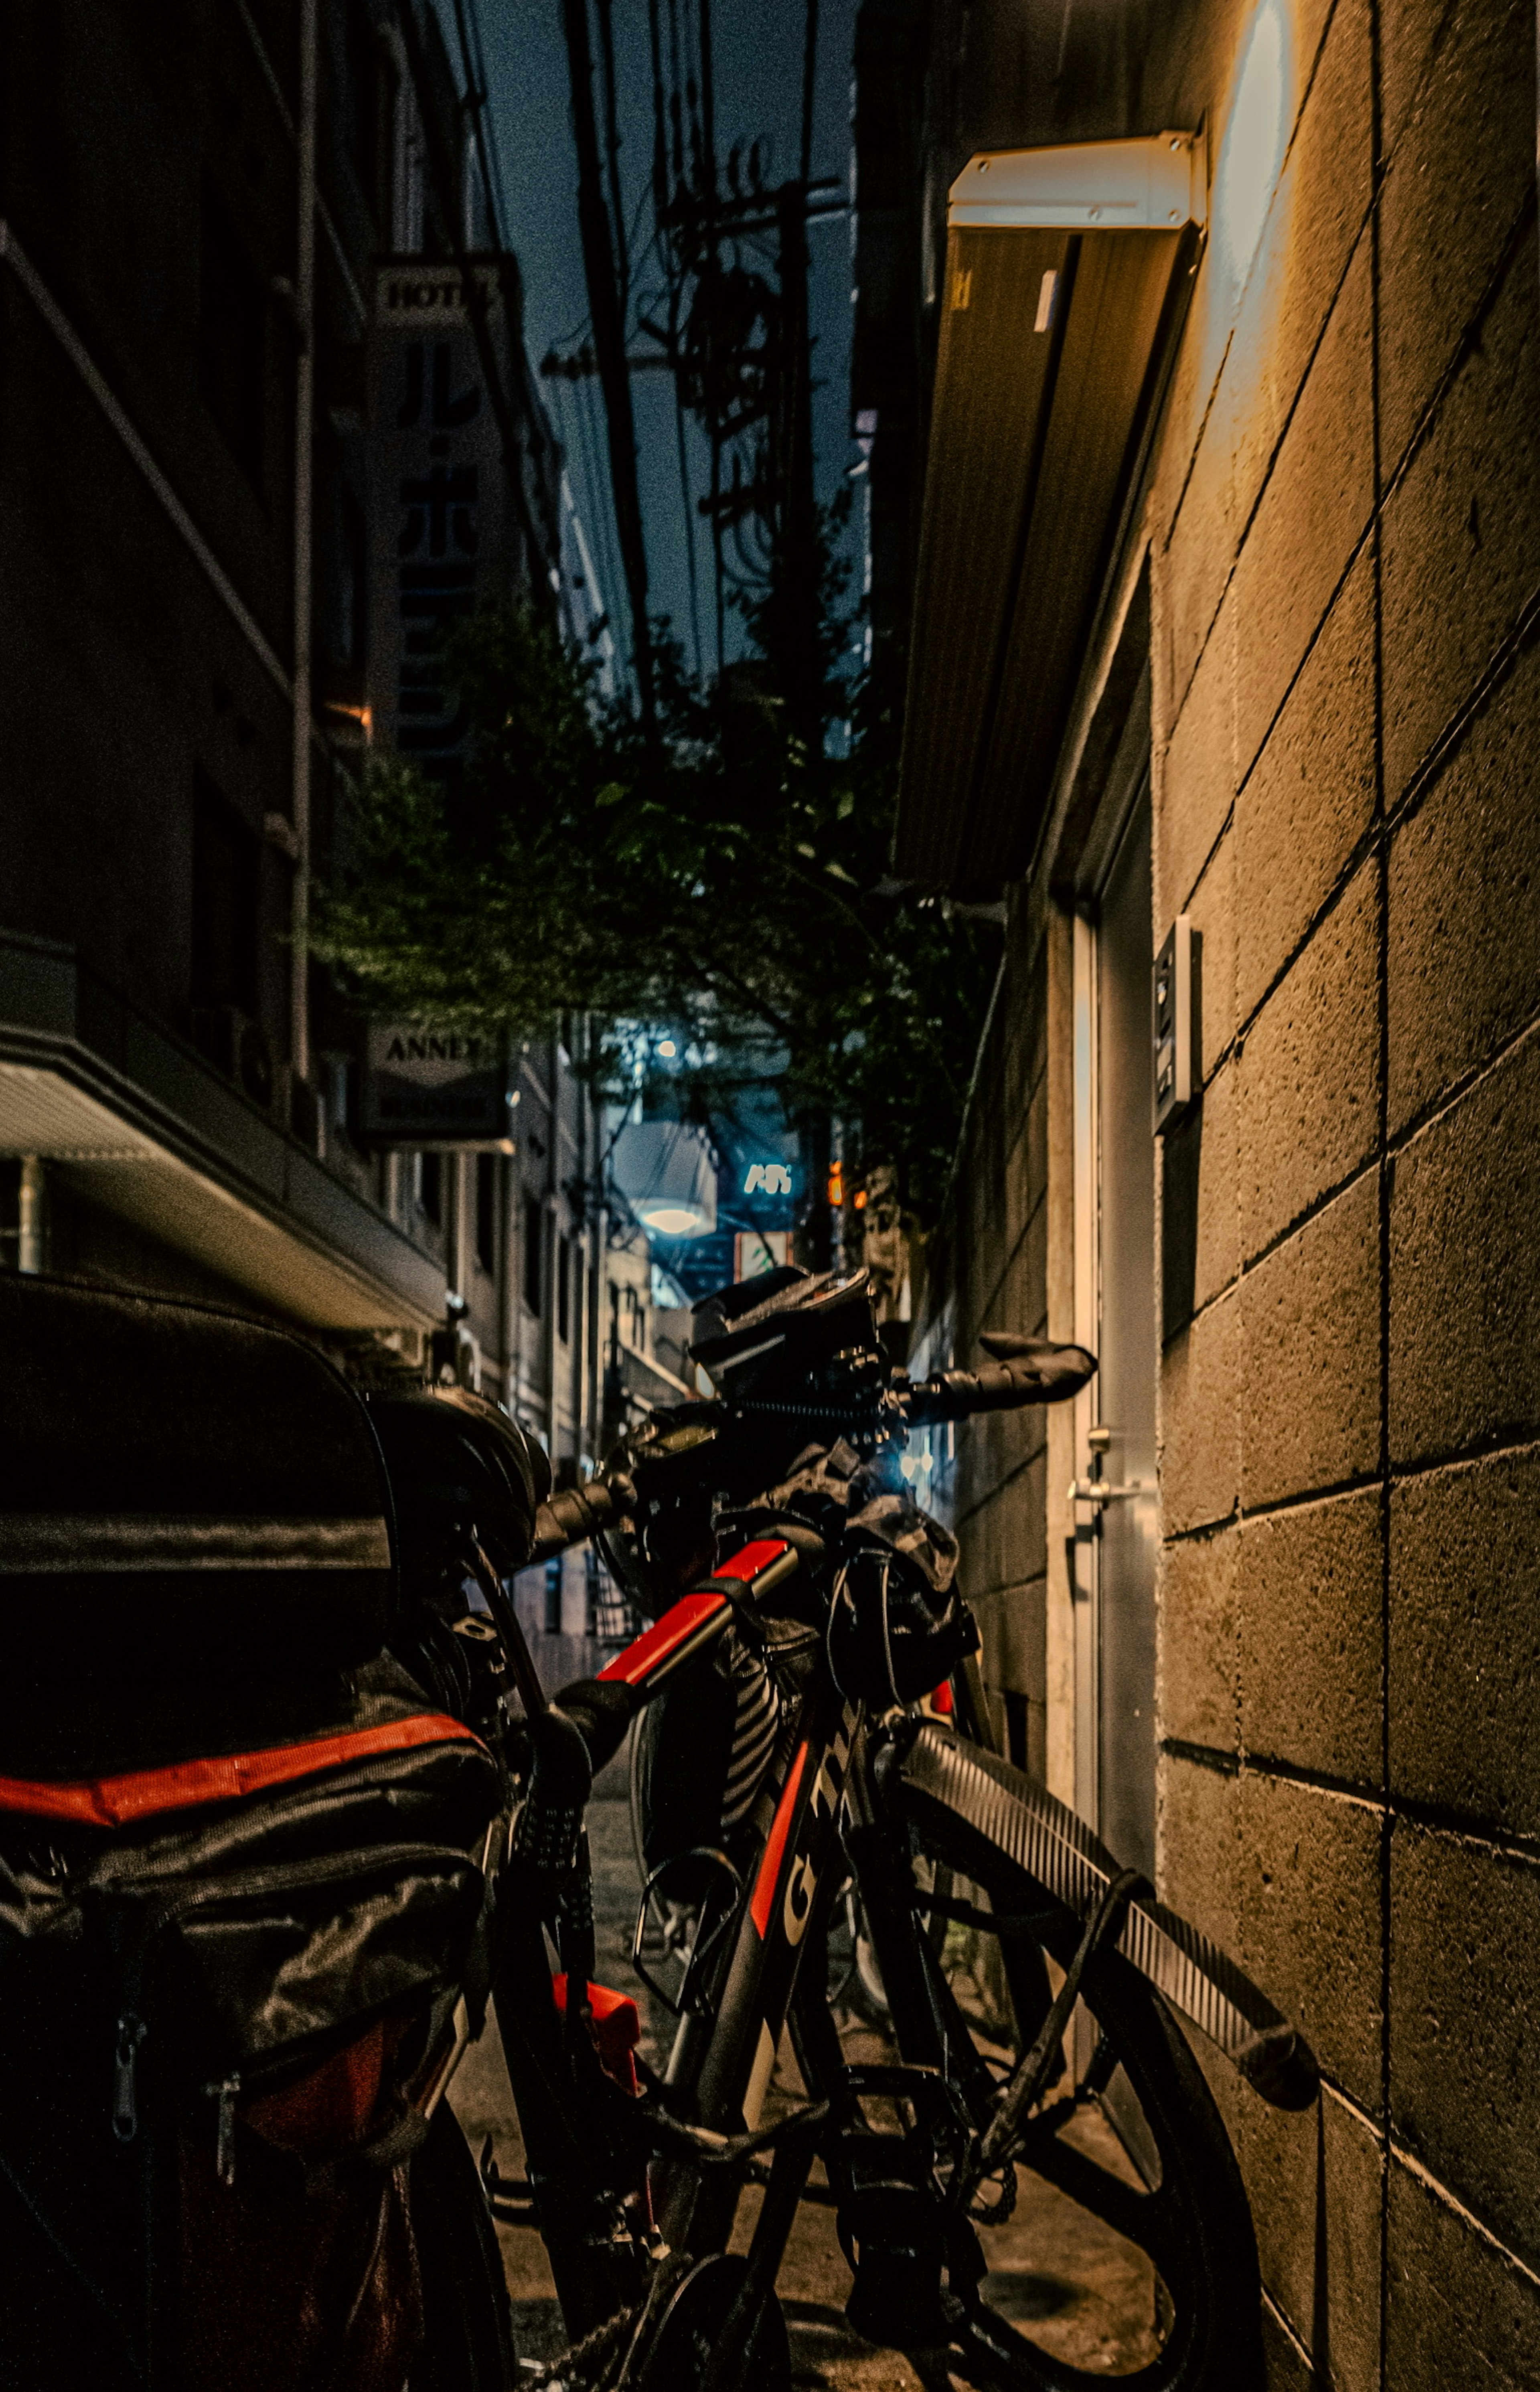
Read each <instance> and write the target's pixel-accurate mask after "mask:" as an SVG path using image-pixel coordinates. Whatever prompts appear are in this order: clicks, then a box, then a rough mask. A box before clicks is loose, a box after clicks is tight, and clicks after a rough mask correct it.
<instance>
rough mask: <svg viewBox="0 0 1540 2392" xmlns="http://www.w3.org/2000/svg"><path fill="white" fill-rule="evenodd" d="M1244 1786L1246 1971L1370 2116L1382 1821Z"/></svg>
mask: <svg viewBox="0 0 1540 2392" xmlns="http://www.w3.org/2000/svg"><path fill="white" fill-rule="evenodd" d="M1239 1783H1240V1789H1241V1803H1240V1814H1241V1842H1242V1854H1241V1944H1242V1957H1243V1959H1244V1962H1245V1965H1246V1969H1248V1970H1249V1971H1250V1973H1251V1974H1252V1975H1253V1976H1254V1977H1255V1978H1256V1980H1257V1982H1258V1983H1259V1985H1261V1986H1262V1987H1263V1989H1264V1990H1265V1991H1266V1992H1267V1993H1268V1994H1269V1995H1271V1996H1272V2000H1273V2001H1275V2002H1276V2003H1277V2004H1278V2006H1279V2008H1281V2009H1284V2010H1286V2012H1287V2013H1288V2015H1289V2016H1290V2017H1291V2018H1294V2019H1296V2020H1298V2021H1299V2025H1300V2026H1301V2027H1302V2028H1303V2030H1304V2033H1305V2034H1306V2036H1307V2037H1308V2039H1309V2041H1310V2044H1311V2048H1312V2050H1313V2051H1314V2053H1315V2056H1316V2058H1317V2059H1318V2060H1319V2061H1320V2063H1321V2066H1322V2068H1323V2069H1324V2070H1325V2073H1326V2074H1327V2075H1328V2076H1330V2077H1331V2079H1332V2081H1333V2083H1334V2084H1337V2085H1339V2086H1341V2087H1342V2088H1343V2090H1344V2091H1345V2092H1347V2093H1348V2094H1349V2095H1350V2096H1351V2099H1352V2100H1355V2101H1356V2102H1358V2104H1359V2105H1360V2107H1361V2108H1363V2109H1364V2110H1367V2111H1369V2112H1371V2113H1375V2114H1377V2113H1379V2112H1380V2111H1381V2110H1382V2107H1383V2091H1382V2087H1381V2081H1380V2079H1381V2055H1380V2045H1381V2021H1382V2010H1381V1995H1380V1967H1381V1956H1382V1952H1383V1937H1384V1931H1385V1915H1384V1899H1383V1887H1382V1866H1381V1845H1382V1841H1383V1837H1384V1820H1383V1814H1382V1813H1380V1812H1378V1811H1377V1810H1375V1809H1373V1808H1371V1807H1370V1806H1369V1805H1368V1804H1366V1803H1364V1802H1358V1801H1351V1800H1347V1799H1345V1798H1344V1797H1342V1796H1340V1795H1334V1794H1327V1793H1325V1792H1322V1791H1321V1790H1320V1789H1319V1788H1317V1787H1312V1786H1302V1785H1299V1784H1298V1783H1297V1782H1296V1781H1295V1780H1293V1779H1292V1778H1283V1777H1269V1776H1266V1775H1264V1774H1261V1773H1260V1772H1259V1771H1251V1770H1246V1771H1244V1772H1243V1773H1242V1775H1241V1778H1240V1781H1239Z"/></svg>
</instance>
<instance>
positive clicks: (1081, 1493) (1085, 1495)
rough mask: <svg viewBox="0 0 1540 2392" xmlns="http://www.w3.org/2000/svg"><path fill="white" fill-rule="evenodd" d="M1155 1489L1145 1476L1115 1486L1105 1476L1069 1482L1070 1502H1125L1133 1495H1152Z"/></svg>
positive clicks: (1076, 1479) (1075, 1479)
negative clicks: (1124, 1485)
mask: <svg viewBox="0 0 1540 2392" xmlns="http://www.w3.org/2000/svg"><path fill="white" fill-rule="evenodd" d="M1154 1493H1155V1487H1154V1484H1153V1483H1152V1481H1151V1480H1149V1479H1147V1478H1134V1479H1130V1480H1129V1484H1128V1486H1126V1487H1115V1486H1114V1485H1113V1484H1112V1482H1111V1481H1110V1480H1109V1479H1106V1478H1072V1479H1071V1480H1070V1482H1069V1500H1070V1501H1071V1502H1072V1503H1100V1504H1103V1505H1104V1504H1107V1503H1126V1502H1128V1501H1129V1500H1130V1498H1131V1497H1133V1496H1135V1495H1153V1494H1154Z"/></svg>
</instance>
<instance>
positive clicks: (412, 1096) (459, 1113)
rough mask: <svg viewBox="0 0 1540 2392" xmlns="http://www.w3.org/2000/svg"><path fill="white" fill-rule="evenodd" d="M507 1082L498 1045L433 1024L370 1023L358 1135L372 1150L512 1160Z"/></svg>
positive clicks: (512, 1098) (511, 1101) (513, 1100)
mask: <svg viewBox="0 0 1540 2392" xmlns="http://www.w3.org/2000/svg"><path fill="white" fill-rule="evenodd" d="M510 1078H511V1074H510V1071H509V1063H508V1053H507V1047H506V1045H505V1043H504V1042H503V1040H502V1039H501V1038H497V1037H493V1036H490V1035H489V1034H487V1033H483V1032H477V1031H474V1030H456V1029H450V1028H447V1027H445V1026H444V1025H443V1024H441V1023H436V1022H431V1021H372V1022H371V1023H370V1025H369V1033H368V1037H367V1040H366V1044H365V1054H364V1070H363V1085H362V1087H361V1089H360V1092H359V1135H360V1136H361V1137H363V1138H365V1139H366V1140H367V1141H368V1142H369V1144H370V1145H372V1146H385V1147H412V1148H417V1147H428V1148H432V1147H466V1146H474V1147H486V1148H489V1149H490V1150H492V1151H493V1152H494V1153H503V1154H511V1153H512V1152H513V1123H514V1107H515V1106H516V1104H517V1102H518V1097H517V1095H516V1092H515V1091H514V1090H513V1089H512V1087H511V1086H510Z"/></svg>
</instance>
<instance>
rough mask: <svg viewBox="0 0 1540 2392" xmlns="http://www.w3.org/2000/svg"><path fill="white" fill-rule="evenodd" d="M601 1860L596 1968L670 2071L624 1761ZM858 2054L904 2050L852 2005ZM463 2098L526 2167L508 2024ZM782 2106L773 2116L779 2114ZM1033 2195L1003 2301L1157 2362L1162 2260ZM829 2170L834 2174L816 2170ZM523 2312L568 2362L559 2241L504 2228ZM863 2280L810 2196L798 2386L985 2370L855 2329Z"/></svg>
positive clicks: (793, 2081) (1071, 2333)
mask: <svg viewBox="0 0 1540 2392" xmlns="http://www.w3.org/2000/svg"><path fill="white" fill-rule="evenodd" d="M588 1826H589V1841H590V1846H591V1849H592V1852H593V1860H594V1919H595V1927H596V1930H597V1943H598V1965H597V1974H598V1978H599V1980H600V1982H603V1983H606V1984H608V1985H611V1986H613V1987H615V1988H616V1989H617V1990H618V1991H620V1992H625V1993H630V1994H633V1995H634V1996H635V1997H636V1999H637V2002H638V2004H639V2006H640V2008H641V2012H642V2021H643V2033H642V2042H641V2050H642V2055H643V2057H644V2058H645V2059H646V2060H647V2061H650V2063H651V2064H652V2065H653V2066H654V2067H655V2068H659V2069H660V2068H661V2067H662V2065H663V2064H664V2061H666V2059H667V2056H668V2047H669V2043H670V2040H671V2039H672V2018H671V2017H670V2015H669V2013H668V2012H667V2011H666V2010H665V2009H664V2008H662V2006H661V2005H660V2004H659V2003H656V2002H655V2001H654V2000H653V1999H652V1997H651V1996H650V1995H648V1994H647V1992H646V1988H645V1987H644V1986H643V1985H641V1984H640V1983H639V1982H637V1981H636V1980H635V1978H634V1977H633V1974H632V1969H631V1959H630V1955H631V1941H632V1931H633V1925H634V1920H635V1911H636V1903H637V1899H638V1894H639V1890H640V1889H639V1878H638V1873H637V1868H636V1863H635V1857H634V1853H633V1845H632V1836H631V1819H630V1808H629V1803H628V1800H627V1795H626V1776H625V1770H624V1761H623V1757H622V1760H621V1761H617V1762H615V1763H613V1764H612V1765H611V1767H610V1768H609V1769H608V1770H607V1771H606V1772H605V1774H604V1775H603V1776H602V1777H601V1778H600V1779H599V1781H598V1783H597V1785H596V1786H595V1788H594V1801H593V1804H592V1807H591V1809H590V1811H589V1814H588ZM837 2016H838V2020H839V2024H840V2028H841V2033H842V2038H843V2040H844V2043H845V2048H846V2050H847V2051H848V2053H849V2055H850V2058H851V2059H852V2060H853V2061H881V2060H884V2059H888V2058H891V2057H893V2056H894V2055H893V2052H892V2048H891V2046H890V2045H888V2044H887V2043H886V2042H885V2041H884V2039H883V2038H882V2036H881V2034H880V2033H879V2032H877V2031H876V2030H875V2029H874V2028H873V2026H872V2025H871V2024H870V2023H869V2022H868V2021H867V2020H866V2019H864V2018H862V2017H861V2016H859V2015H858V2014H857V2013H856V2012H855V2010H852V2009H841V2010H840V2011H838V2012H837ZM801 2095H802V2087H801V2083H800V2079H799V2077H798V2074H797V2069H796V2063H795V2061H793V2059H792V2057H791V2053H790V2047H789V2046H787V2045H783V2048H782V2050H781V2053H780V2055H779V2058H778V2060H777V2071H776V2078H775V2082H774V2086H773V2087H772V2092H771V2097H770V2098H771V2100H772V2102H774V2101H776V2100H780V2101H791V2100H798V2099H800V2098H801ZM450 2099H451V2101H452V2103H453V2107H454V2109H455V2111H456V2113H457V2114H458V2116H459V2119H460V2123H461V2125H462V2126H463V2128H464V2130H465V2132H466V2135H467V2136H468V2137H469V2139H470V2141H471V2146H472V2149H473V2150H475V2151H476V2152H479V2151H480V2150H481V2147H482V2144H483V2142H484V2140H485V2139H486V2137H487V2136H488V2135H490V2136H491V2138H492V2141H493V2148H494V2152H495V2154H496V2158H497V2162H498V2165H499V2167H500V2168H501V2169H502V2173H503V2174H504V2175H505V2176H514V2177H517V2176H522V2174H523V2172H524V2158H523V2150H522V2146H521V2143H520V2140H519V2133H518V2122H517V2119H516V2116H515V2114H514V2108H513V2102H512V2100H511V2098H510V2095H509V2090H508V2079H507V2074H506V2071H505V2069H504V2068H503V2065H502V2050H501V2048H500V2046H499V2044H498V2041H497V2032H496V2028H495V2026H493V2025H492V2024H490V2023H489V2026H488V2029H487V2032H486V2034H485V2035H484V2036H483V2037H482V2039H481V2041H480V2043H479V2044H476V2045H475V2046H474V2047H473V2048H472V2049H471V2050H470V2051H469V2052H468V2053H467V2054H466V2056H465V2059H464V2060H463V2062H462V2064H461V2067H460V2070H459V2073H458V2074H457V2076H456V2078H455V2080H454V2085H453V2087H452V2090H451V2094H450ZM766 2114H767V2115H768V2114H770V2113H769V2111H768V2109H767V2113H766ZM1073 2131H1074V2132H1075V2134H1076V2135H1077V2137H1078V2138H1079V2139H1081V2140H1082V2141H1083V2143H1084V2145H1085V2148H1086V2149H1087V2150H1088V2151H1089V2152H1091V2153H1093V2155H1094V2156H1095V2157H1096V2158H1098V2159H1099V2160H1100V2161H1101V2162H1102V2164H1103V2165H1105V2166H1111V2167H1117V2168H1120V2169H1121V2170H1122V2172H1123V2173H1125V2174H1126V2175H1127V2176H1128V2178H1129V2182H1130V2183H1134V2182H1136V2181H1137V2179H1136V2178H1134V2176H1133V2174H1132V2171H1131V2170H1130V2169H1129V2168H1128V2165H1127V2163H1126V2162H1125V2161H1124V2160H1123V2157H1122V2153H1121V2152H1120V2150H1119V2148H1118V2146H1117V2144H1116V2139H1114V2137H1113V2135H1112V2132H1111V2130H1110V2128H1108V2127H1107V2126H1105V2125H1104V2124H1103V2122H1102V2121H1101V2120H1100V2118H1092V2117H1083V2118H1082V2119H1081V2120H1080V2121H1077V2125H1076V2127H1075V2129H1074V2130H1073ZM1017 2174H1018V2197H1017V2204H1016V2209H1015V2213H1014V2215H1013V2217H1011V2219H1010V2220H1009V2222H1008V2223H1006V2224H1004V2225H1002V2226H998V2227H995V2228H992V2229H987V2230H984V2231H983V2237H982V2239H983V2243H984V2249H985V2257H986V2259H987V2261H988V2265H989V2275H988V2278H987V2281H986V2286H985V2290H986V2294H987V2296H988V2298H989V2300H990V2302H991V2304H992V2305H993V2306H994V2307H995V2308H997V2309H998V2310H999V2311H1001V2312H1002V2313H1003V2314H1004V2315H1006V2316H1008V2317H1010V2318H1011V2320H1012V2321H1014V2322H1015V2323H1017V2324H1018V2325H1020V2326H1021V2328H1022V2329H1023V2331H1024V2332H1026V2333H1027V2334H1030V2335H1031V2336H1032V2337H1033V2339H1034V2340H1037V2341H1038V2342H1040V2343H1041V2345H1042V2347H1043V2348H1044V2350H1045V2351H1047V2352H1050V2353H1051V2355H1052V2356H1053V2357H1054V2358H1056V2359H1058V2360H1061V2361H1062V2362H1068V2363H1070V2364H1073V2365H1075V2366H1078V2367H1083V2368H1086V2369H1088V2370H1090V2371H1092V2372H1094V2373H1099V2374H1105V2375H1107V2376H1109V2377H1112V2378H1116V2376H1118V2375H1121V2374H1127V2373H1131V2372H1132V2371H1133V2370H1134V2369H1135V2368H1137V2367H1140V2366H1143V2365H1146V2364H1147V2363H1148V2362H1149V2360H1151V2359H1152V2358H1154V2356H1155V2352H1156V2349H1157V2347H1158V2344H1157V2341H1156V2338H1155V2282H1154V2278H1153V2275H1152V2272H1151V2269H1150V2267H1149V2263H1148V2261H1147V2260H1146V2259H1145V2258H1144V2257H1143V2256H1142V2254H1141V2253H1140V2252H1138V2251H1136V2250H1135V2249H1134V2248H1133V2246H1132V2245H1131V2244H1129V2243H1125V2242H1124V2241H1123V2240H1122V2239H1121V2238H1120V2237H1119V2236H1117V2235H1116V2234H1114V2233H1113V2232H1112V2231H1111V2230H1110V2229H1108V2228H1105V2227H1103V2225H1102V2224H1101V2223H1100V2222H1099V2221H1098V2220H1097V2219H1095V2218H1092V2217H1089V2216H1088V2215H1087V2214H1086V2213H1085V2212H1084V2211H1082V2210H1080V2209H1079V2208H1077V2206H1076V2205H1075V2204H1074V2203H1072V2202H1070V2201H1068V2200H1066V2199H1065V2198H1064V2195H1062V2194H1061V2193H1059V2192H1057V2191H1054V2190H1053V2189H1052V2188H1051V2186H1048V2185H1045V2184H1044V2183H1043V2182H1042V2181H1041V2179H1040V2178H1037V2177H1034V2176H1032V2175H1030V2174H1029V2173H1028V2172H1027V2171H1026V2170H1024V2169H1020V2170H1018V2172H1017ZM816 2176H817V2178H818V2180H821V2178H822V2171H821V2170H818V2171H816ZM758 2203H759V2194H758V2193H757V2191H750V2192H749V2193H748V2194H746V2196H745V2198H744V2201H743V2203H742V2204H741V2208H740V2212H739V2217H738V2223H737V2231H736V2233H735V2236H734V2247H735V2248H738V2249H742V2248H745V2247H747V2243H748V2239H749V2236H750V2233H751V2232H752V2230H753V2220H754V2217H755V2214H756V2211H757V2207H758ZM498 2232H499V2238H500V2240H501V2242H502V2256H503V2265H504V2267H505V2269H506V2270H507V2278H508V2290H509V2294H510V2296H511V2298H512V2301H513V2307H514V2328H515V2336H516V2343H517V2347H518V2351H519V2355H520V2358H521V2359H528V2360H548V2359H554V2358H555V2356H556V2355H557V2354H558V2352H559V2351H560V2350H561V2349H562V2347H564V2344H565V2340H566V2337H565V2335H564V2334H563V2332H562V2324H561V2313H560V2310H559V2308H558V2307H557V2304H556V2299H555V2289H554V2287H553V2284H552V2281H551V2275H550V2270H549V2269H548V2267H547V2266H546V2262H545V2253H544V2247H543V2245H542V2243H541V2240H540V2237H539V2235H538V2234H537V2233H536V2232H535V2231H534V2230H533V2229H531V2228H529V2227H508V2226H502V2227H500V2228H499V2230H498ZM850 2287H851V2275H850V2269H849V2268H848V2267H847V2265H846V2263H845V2259H844V2256H843V2255H842V2251H841V2249H840V2245H839V2242H838V2240H837V2238H836V2234H835V2226H834V2215H833V2212H832V2211H831V2210H829V2209H827V2208H824V2207H820V2206H815V2205H813V2204H803V2207H802V2208H801V2209H800V2210H799V2212H798V2215H797V2220H796V2224H795V2227H794V2228H793V2230H792V2234H791V2238H790V2244H789V2246H788V2249H787V2254H786V2258H785V2262H784V2264H783V2266H782V2269H781V2273H780V2277H779V2280H778V2287H777V2289H778V2291H779V2294H780V2298H781V2303H782V2307H783V2308H784V2309H785V2312H786V2316H787V2321H788V2325H789V2328H790V2341H791V2353H792V2381H793V2384H794V2385H795V2386H797V2392H916V2387H922V2392H948V2387H951V2386H958V2387H960V2386H963V2385H964V2383H966V2382H967V2381H969V2380H970V2379H968V2378H965V2377H964V2376H962V2375H961V2374H960V2373H954V2372H953V2370H952V2368H951V2367H949V2366H948V2363H947V2361H946V2358H945V2356H944V2355H942V2354H939V2353H938V2354H929V2353H923V2352H909V2353H904V2352H899V2351H894V2350H882V2349H877V2348H874V2347H873V2346H872V2345H871V2344H870V2343H868V2342H866V2341H864V2340H863V2339H862V2337H861V2336H860V2335H858V2334H855V2333H854V2332H853V2331H852V2329H851V2327H850V2326H849V2325H848V2324H847V2323H846V2321H845V2316H844V2307H845V2302H846V2299H847V2297H848V2295H849V2293H850Z"/></svg>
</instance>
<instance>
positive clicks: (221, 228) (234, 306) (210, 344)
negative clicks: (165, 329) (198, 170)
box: [198, 175, 268, 489]
mask: <svg viewBox="0 0 1540 2392" xmlns="http://www.w3.org/2000/svg"><path fill="white" fill-rule="evenodd" d="M267 371H268V293H267V291H266V289H265V287H264V284H263V280H262V277H261V276H260V274H259V273H258V272H257V270H256V267H254V265H253V263H252V260H251V255H250V253H249V252H248V250H247V248H246V245H245V242H244V241H242V240H241V235H240V233H239V232H238V231H237V230H236V225H235V218H234V217H233V216H232V215H231V214H230V212H229V210H228V207H227V206H226V205H225V202H224V201H223V200H222V199H221V198H220V196H219V193H218V191H217V190H216V189H215V186H214V184H213V183H212V182H211V180H210V179H209V177H208V176H206V175H205V176H204V177H203V206H202V246H201V254H200V260H199V277H198V388H199V391H200V393H201V394H202V400H203V404H204V406H205V407H206V408H207V409H208V411H209V413H210V414H211V415H212V416H213V418H214V420H215V423H217V425H218V426H219V429H220V431H221V432H222V433H223V434H224V435H225V438H226V440H227V442H228V445H229V448H230V451H231V453H232V455H233V456H234V458H235V461H236V462H237V464H238V465H240V467H241V470H242V472H243V473H244V474H246V477H247V479H248V480H249V481H250V482H251V483H252V485H253V487H254V488H256V489H260V488H261V487H262V451H263V445H264V428H265V424H266V420H267Z"/></svg>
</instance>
